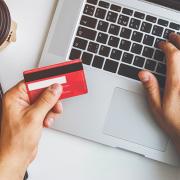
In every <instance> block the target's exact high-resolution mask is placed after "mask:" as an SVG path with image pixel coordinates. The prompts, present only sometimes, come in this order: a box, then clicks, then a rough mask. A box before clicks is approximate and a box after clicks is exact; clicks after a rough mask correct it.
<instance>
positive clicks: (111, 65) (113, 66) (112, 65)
mask: <svg viewBox="0 0 180 180" xmlns="http://www.w3.org/2000/svg"><path fill="white" fill-rule="evenodd" d="M118 65H119V63H118V62H116V61H112V60H109V59H107V60H106V62H105V64H104V70H105V71H109V72H111V73H116V71H117V68H118Z"/></svg>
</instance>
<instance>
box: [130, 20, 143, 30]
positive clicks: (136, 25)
mask: <svg viewBox="0 0 180 180" xmlns="http://www.w3.org/2000/svg"><path fill="white" fill-rule="evenodd" d="M140 24H141V21H140V20H138V19H134V18H132V19H131V21H130V24H129V27H130V28H133V29H136V30H138V29H139V27H140Z"/></svg>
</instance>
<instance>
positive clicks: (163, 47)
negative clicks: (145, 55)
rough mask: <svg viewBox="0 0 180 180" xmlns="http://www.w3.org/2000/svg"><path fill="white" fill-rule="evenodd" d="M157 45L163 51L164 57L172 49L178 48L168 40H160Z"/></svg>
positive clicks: (172, 50)
mask: <svg viewBox="0 0 180 180" xmlns="http://www.w3.org/2000/svg"><path fill="white" fill-rule="evenodd" d="M159 47H160V49H161V50H162V51H163V52H164V53H165V55H166V58H169V57H170V56H171V54H172V53H173V52H174V51H176V50H178V49H177V48H176V47H175V46H174V45H173V44H172V43H170V42H168V41H161V42H160V43H159Z"/></svg>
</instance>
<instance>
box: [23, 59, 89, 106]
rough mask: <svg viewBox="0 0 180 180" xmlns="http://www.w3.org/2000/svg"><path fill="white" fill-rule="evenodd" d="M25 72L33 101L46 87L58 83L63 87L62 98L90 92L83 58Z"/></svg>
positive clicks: (30, 97)
mask: <svg viewBox="0 0 180 180" xmlns="http://www.w3.org/2000/svg"><path fill="white" fill-rule="evenodd" d="M23 74H24V80H25V84H26V88H27V92H28V95H29V99H30V102H31V103H33V102H35V101H36V100H37V98H38V97H39V96H40V95H41V93H42V92H43V91H44V89H45V88H47V87H49V86H50V85H52V84H56V83H58V84H61V85H62V87H63V93H62V95H61V97H60V99H66V98H70V97H74V96H79V95H83V94H86V93H87V92H88V89H87V84H86V79H85V74H84V70H83V65H82V62H81V60H73V61H67V62H64V63H60V64H55V65H51V66H46V67H42V68H37V69H32V70H29V71H25V72H24V73H23Z"/></svg>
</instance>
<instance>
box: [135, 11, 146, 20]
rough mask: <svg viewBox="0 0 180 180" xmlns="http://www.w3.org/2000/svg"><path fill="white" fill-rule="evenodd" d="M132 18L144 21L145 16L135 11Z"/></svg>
mask: <svg viewBox="0 0 180 180" xmlns="http://www.w3.org/2000/svg"><path fill="white" fill-rule="evenodd" d="M134 17H136V18H138V19H144V18H145V14H144V13H141V12H138V11H136V12H135V13H134Z"/></svg>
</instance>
